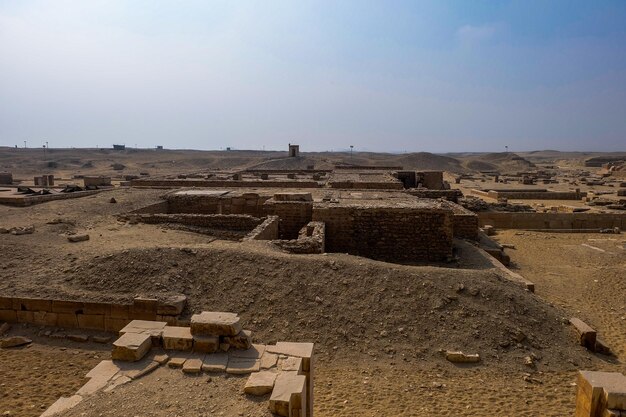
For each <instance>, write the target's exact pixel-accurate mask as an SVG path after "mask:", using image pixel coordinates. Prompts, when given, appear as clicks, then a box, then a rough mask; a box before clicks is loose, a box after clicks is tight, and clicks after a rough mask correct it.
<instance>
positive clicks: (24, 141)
mask: <svg viewBox="0 0 626 417" xmlns="http://www.w3.org/2000/svg"><path fill="white" fill-rule="evenodd" d="M24 149H26V141H24Z"/></svg>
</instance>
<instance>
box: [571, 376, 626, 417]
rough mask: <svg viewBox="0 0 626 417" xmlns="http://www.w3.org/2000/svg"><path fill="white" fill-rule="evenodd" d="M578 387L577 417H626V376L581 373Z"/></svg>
mask: <svg viewBox="0 0 626 417" xmlns="http://www.w3.org/2000/svg"><path fill="white" fill-rule="evenodd" d="M577 385H578V391H577V393H576V413H575V417H623V416H626V376H624V375H622V374H620V373H618V372H597V371H580V372H579V373H578V380H577Z"/></svg>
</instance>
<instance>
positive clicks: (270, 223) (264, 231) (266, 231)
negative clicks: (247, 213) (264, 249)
mask: <svg viewBox="0 0 626 417" xmlns="http://www.w3.org/2000/svg"><path fill="white" fill-rule="evenodd" d="M279 223H280V219H279V218H278V216H268V217H267V219H265V221H264V222H263V223H261V224H260V225H258V226H257V227H255V228H254V230H252V231H251V232H250V233H249V234H248V236H246V238H245V240H274V239H278V224H279Z"/></svg>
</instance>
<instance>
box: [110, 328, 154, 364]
mask: <svg viewBox="0 0 626 417" xmlns="http://www.w3.org/2000/svg"><path fill="white" fill-rule="evenodd" d="M151 346H152V340H151V339H150V335H148V334H140V333H125V334H124V335H122V336H121V337H120V338H119V339H117V340H116V341H115V342H113V350H112V352H111V358H113V359H117V360H122V361H138V360H140V359H141V358H143V357H144V356H145V354H146V353H148V351H149V350H150V348H151Z"/></svg>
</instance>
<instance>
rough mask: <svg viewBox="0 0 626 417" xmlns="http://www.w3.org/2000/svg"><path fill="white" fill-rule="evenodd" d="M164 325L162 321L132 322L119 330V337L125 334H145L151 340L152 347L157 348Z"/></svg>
mask: <svg viewBox="0 0 626 417" xmlns="http://www.w3.org/2000/svg"><path fill="white" fill-rule="evenodd" d="M166 325H167V323H165V322H164V321H152V320H133V321H131V322H130V323H128V325H126V326H125V327H124V328H123V329H122V330H120V335H122V334H125V333H138V334H147V335H149V336H150V337H151V338H152V345H153V346H159V345H160V344H161V336H162V335H163V329H165V326H166Z"/></svg>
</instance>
